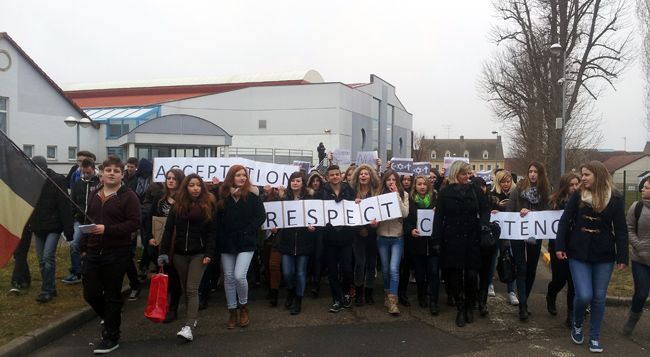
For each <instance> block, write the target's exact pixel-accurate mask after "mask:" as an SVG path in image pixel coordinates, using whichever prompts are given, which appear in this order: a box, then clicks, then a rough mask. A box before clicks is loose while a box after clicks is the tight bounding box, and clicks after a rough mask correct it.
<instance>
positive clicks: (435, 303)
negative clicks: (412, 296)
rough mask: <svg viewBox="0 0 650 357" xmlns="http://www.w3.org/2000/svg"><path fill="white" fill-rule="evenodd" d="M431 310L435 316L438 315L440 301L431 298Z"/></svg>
mask: <svg viewBox="0 0 650 357" xmlns="http://www.w3.org/2000/svg"><path fill="white" fill-rule="evenodd" d="M429 312H430V313H431V315H433V316H438V301H436V300H435V299H429Z"/></svg>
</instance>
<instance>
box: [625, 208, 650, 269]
mask: <svg viewBox="0 0 650 357" xmlns="http://www.w3.org/2000/svg"><path fill="white" fill-rule="evenodd" d="M640 202H642V203H643V210H642V211H641V217H639V227H638V228H639V229H638V234H637V223H636V218H635V217H634V207H636V205H638V204H639V202H635V203H634V204H633V205H632V206H630V209H629V210H628V211H627V219H626V221H627V234H628V236H629V238H630V245H631V246H632V256H631V257H632V260H633V261H635V262H637V263H641V264H645V265H649V266H650V200H642V201H640Z"/></svg>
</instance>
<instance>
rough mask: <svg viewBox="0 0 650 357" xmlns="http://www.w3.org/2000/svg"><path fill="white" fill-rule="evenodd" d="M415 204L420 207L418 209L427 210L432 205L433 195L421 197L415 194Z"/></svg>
mask: <svg viewBox="0 0 650 357" xmlns="http://www.w3.org/2000/svg"><path fill="white" fill-rule="evenodd" d="M415 204H417V205H418V208H427V207H429V205H430V204H431V195H430V194H428V193H427V194H426V195H424V197H422V196H420V194H419V193H416V194H415Z"/></svg>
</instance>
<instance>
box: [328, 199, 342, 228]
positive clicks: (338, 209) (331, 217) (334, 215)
mask: <svg viewBox="0 0 650 357" xmlns="http://www.w3.org/2000/svg"><path fill="white" fill-rule="evenodd" d="M323 206H324V207H325V224H327V223H329V224H331V225H333V226H344V225H345V217H344V216H343V201H339V202H336V201H332V200H329V201H323Z"/></svg>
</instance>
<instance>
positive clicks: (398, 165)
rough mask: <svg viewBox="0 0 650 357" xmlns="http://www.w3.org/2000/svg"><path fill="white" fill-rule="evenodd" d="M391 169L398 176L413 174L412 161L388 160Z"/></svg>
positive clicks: (402, 159)
mask: <svg viewBox="0 0 650 357" xmlns="http://www.w3.org/2000/svg"><path fill="white" fill-rule="evenodd" d="M390 164H391V169H393V171H395V172H397V174H398V175H412V174H413V171H412V169H413V159H405V158H397V157H394V158H392V159H390Z"/></svg>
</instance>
